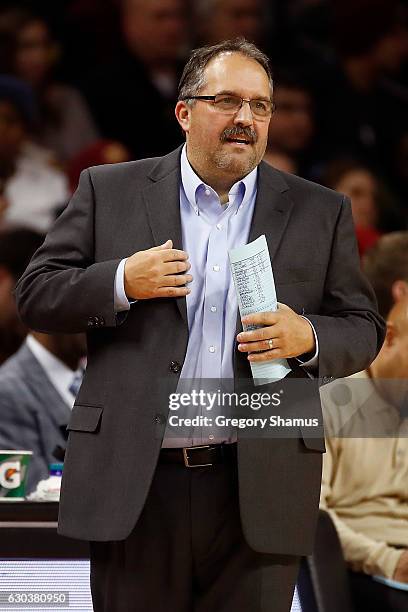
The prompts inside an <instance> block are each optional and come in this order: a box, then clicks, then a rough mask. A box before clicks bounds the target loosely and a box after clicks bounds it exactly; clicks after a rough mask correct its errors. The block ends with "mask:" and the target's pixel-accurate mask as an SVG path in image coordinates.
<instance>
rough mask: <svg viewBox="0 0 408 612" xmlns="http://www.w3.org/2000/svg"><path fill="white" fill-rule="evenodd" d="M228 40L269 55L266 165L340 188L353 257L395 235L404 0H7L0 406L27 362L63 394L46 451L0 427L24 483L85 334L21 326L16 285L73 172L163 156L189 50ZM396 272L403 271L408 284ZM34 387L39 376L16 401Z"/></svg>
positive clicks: (407, 16)
mask: <svg viewBox="0 0 408 612" xmlns="http://www.w3.org/2000/svg"><path fill="white" fill-rule="evenodd" d="M236 36H244V37H245V38H247V39H248V40H250V41H253V42H255V43H256V44H257V45H258V46H259V47H260V48H261V49H262V50H263V51H265V52H267V54H268V55H269V57H270V60H271V65H272V69H273V75H274V85H275V86H274V101H275V103H276V111H275V113H274V114H273V116H272V119H271V123H270V130H269V143H268V148H267V151H266V153H265V161H266V162H268V163H270V164H271V165H272V166H274V167H276V168H278V169H279V170H282V171H284V172H289V173H294V174H297V175H300V176H302V177H304V178H307V179H310V180H313V181H315V182H318V183H321V184H324V185H326V186H328V187H330V188H332V189H335V190H336V191H340V192H342V193H344V194H346V195H347V196H349V197H350V199H351V203H352V213H353V218H354V222H355V227H356V234H357V239H358V245H359V249H360V253H361V255H362V256H363V254H364V253H365V252H366V251H367V250H369V249H372V248H373V247H374V248H375V245H377V244H381V241H382V240H384V235H385V234H388V233H390V232H404V230H405V229H407V222H408V3H407V2H406V1H404V0H342V1H341V2H336V1H335V0H291V1H290V0H104V2H103V3H101V2H97V0H60V2H58V3H57V2H55V1H52V0H43V1H42V2H41V3H39V2H35V1H33V0H32V1H31V2H30V1H26V2H25V1H22V0H21V1H19V2H16V1H15V0H13V1H10V2H7V0H3V2H2V3H1V8H0V364H1V363H3V362H6V360H8V361H7V363H6V364H5V366H3V368H6V369H5V370H4V369H3V368H0V384H3V388H7V389H9V391H8V392H7V393H9V395H7V393H6V394H5V395H4V394H3V396H2V397H0V404H1V406H0V407H1V409H2V410H3V411H5V410H7V409H8V408H9V407H10V406H11V408H10V410H11V411H13V410H14V409H13V407H12V406H13V397H12V395H13V388H14V387H15V384H16V381H18V380H20V381H21V379H22V377H25V376H28V374H26V372H28V371H30V370H31V372H32V371H33V364H32V363H30V359H31V357H32V356H33V355H34V356H35V358H36V359H37V361H38V362H39V363H40V364H42V365H43V366H44V367H48V368H49V369H50V370H51V371H52V373H53V376H54V378H53V383H54V391H55V388H56V389H57V391H58V392H59V399H60V400H61V402H62V407H61V409H60V414H59V420H58V422H57V421H55V418H54V417H55V414H54V415H49V418H48V417H47V418H48V421H47V422H45V424H43V425H41V427H43V429H44V431H46V432H47V436H48V437H49V439H50V440H51V439H52V442H50V443H49V444H48V446H47V445H46V444H45V442H44V439H45V438H43V437H41V436H42V434H41V432H40V429H41V427H40V426H39V425H38V418H37V417H34V416H32V415H33V410H31V409H30V410H31V413H30V414H31V416H30V418H31V417H32V421H30V420H27V419H28V417H27V418H26V417H24V415H23V413H22V414H21V419H20V421H19V427H15V428H14V430H13V431H12V433H9V436H10V437H9V444H13V441H12V440H13V438H12V436H13V435H16V436H17V438H16V439H15V442H14V443H15V444H17V446H20V447H22V448H23V447H24V448H25V446H22V445H24V444H25V445H26V446H27V445H31V448H36V449H38V452H37V455H40V456H41V457H42V462H41V463H40V464H38V465H37V468H36V471H35V478H36V480H38V479H39V478H40V477H41V476H43V475H44V474H46V472H47V464H48V463H49V462H50V461H52V460H53V457H54V458H55V457H56V456H57V455H55V448H58V447H59V448H61V447H63V445H64V435H63V432H62V430H61V427H62V426H63V425H64V422H66V421H67V419H68V413H69V409H70V407H71V406H72V402H73V397H74V394H73V393H71V395H69V393H68V391H65V392H64V389H63V388H62V385H63V384H65V386H66V388H67V389H72V388H73V387H72V379H75V378H76V379H77V378H78V372H81V367H82V365H83V364H82V362H81V357H82V356H83V354H84V352H85V348H84V344H83V340H81V338H74V339H72V338H71V339H67V338H64V337H56V338H52V337H51V338H50V337H46V336H45V335H43V334H39V333H37V334H33V333H30V332H29V330H26V329H24V328H23V326H22V324H21V322H19V320H18V317H17V314H16V309H15V304H14V298H13V295H12V289H13V287H14V284H15V282H16V280H17V278H18V277H19V276H20V274H21V273H22V272H23V270H24V268H25V266H26V265H27V263H28V261H29V259H30V257H31V255H32V253H33V252H34V250H35V249H36V248H37V247H38V246H39V245H40V244H41V242H42V240H43V236H44V234H45V233H46V232H47V230H48V228H49V226H50V224H51V223H52V222H53V220H54V219H55V218H56V217H57V215H58V214H59V212H60V211H61V210H62V209H63V207H64V206H65V205H66V204H67V202H68V200H69V197H70V195H71V194H72V192H73V191H74V190H75V188H76V185H77V182H78V178H79V175H80V172H81V171H82V170H83V169H84V168H87V167H89V166H93V165H97V164H105V163H116V162H122V161H128V160H130V159H139V158H144V157H151V156H156V155H162V154H166V153H168V152H169V151H171V150H172V149H173V148H175V147H176V146H178V145H179V144H181V143H182V141H183V136H182V133H181V131H180V129H179V127H178V124H177V122H176V120H175V117H174V106H175V101H176V99H177V85H178V80H179V77H180V74H181V70H182V67H183V65H184V62H185V60H186V58H187V57H188V54H189V52H190V51H191V49H193V48H194V47H196V46H199V45H204V44H212V43H215V42H218V41H220V40H224V39H228V38H235V37H236ZM398 235H399V234H398ZM402 235H405V234H402ZM379 241H380V242H379ZM403 244H404V245H406V244H407V243H406V242H405V243H403ZM404 248H405V247H404ZM404 261H405V264H404V265H408V264H407V262H406V260H404ZM404 270H405V269H404ZM404 270H401V271H400V278H399V280H401V281H402V282H403V283H407V282H408V270H405V271H404ZM387 313H388V311H387V312H384V316H387ZM27 333H29V342H28V344H27V343H26V342H24V339H25V337H26V335H27ZM28 349H29V353H27V350H28ZM21 351H22V352H21ZM50 355H51V358H50ZM9 358H11V361H10V359H9ZM53 358H55V360H53ZM13 360H14V361H13ZM10 363H11V366H10ZM81 364H82V365H81ZM24 368H26V370H24ZM34 369H35V368H34ZM407 374H408V373H407ZM51 378H52V376H51ZM45 384H46V383H45V382H44V381H43V382H41V376H40V375H39V374H38V376H37V378H34V379H33V381H32V385H33V387H32V388H31V389H30V388H29V386H27V389H26V392H27V398H30V396H32V395H33V394H34V395H35V394H36V393H37V395H38V386H39V385H40V386H41V385H45ZM13 385H14V387H13ZM42 388H43V389H44V386H43V387H42ZM35 389H37V391H35ZM0 391H1V390H0ZM49 393H50V394H51V390H49ZM0 395H1V393H0ZM10 395H11V397H10ZM40 395H41V394H40ZM48 397H51V395H49V396H48ZM31 399H32V397H31ZM37 399H38V405H39V406H40V405H41V403H43V404H44V398H43V397H41V396H40V397H38V398H37ZM27 401H28V400H27ZM54 405H55V398H54ZM67 407H68V412H67V410H66V408H67ZM34 412H35V411H34ZM35 414H37V412H35ZM14 416H15V412H14ZM13 418H14V417H13ZM19 418H20V417H19ZM25 418H26V421H25V420H24V419H25ZM53 419H54V421H55V422H53ZM36 427H37V430H36V431H37V433H36V434H35V436H34V434H33V429H35V428H36ZM24 428H26V429H24ZM22 431H26V432H27V436H28V437H27V438H24V439H22V438H21V435H22V434H21V432H22ZM53 431H57V432H58V435H57V434H55V435H54V437H52V436H51V433H52V432H53ZM0 433H1V432H0ZM44 435H45V434H44ZM19 436H20V438H19ZM33 436H34V437H35V439H34V437H33ZM47 439H48V438H47ZM45 446H47V448H46V449H45ZM34 484H35V483H34V481H33V482H32V485H33V486H34ZM325 503H326V504H328V503H329V502H328V501H327V500H326V501H325ZM401 545H402V546H404V547H405V546H406V542H405V541H404V542H401ZM389 567H391V566H389ZM389 574H390V575H391V574H392V572H391V570H390V571H389Z"/></svg>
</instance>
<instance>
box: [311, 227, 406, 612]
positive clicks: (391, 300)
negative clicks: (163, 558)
mask: <svg viewBox="0 0 408 612" xmlns="http://www.w3.org/2000/svg"><path fill="white" fill-rule="evenodd" d="M393 262H394V263H395V265H393ZM367 266H368V267H367ZM363 270H364V271H366V273H367V276H368V278H369V280H370V281H371V282H372V284H373V286H374V288H375V289H376V290H378V289H380V292H379V293H378V294H377V297H378V301H379V304H380V307H381V314H382V315H383V316H385V317H386V318H387V335H386V338H385V342H384V345H383V347H382V349H381V351H380V353H379V355H378V356H377V358H376V359H375V361H374V362H373V363H372V364H371V366H370V367H369V368H368V370H366V371H364V372H359V373H358V374H354V375H353V376H350V377H348V378H346V379H341V380H340V381H336V382H334V383H331V384H329V385H325V386H324V387H322V389H321V395H322V402H323V408H324V418H325V427H326V449H327V452H326V454H325V456H324V457H323V478H322V491H321V507H322V508H324V509H325V510H327V511H328V512H329V514H330V516H331V517H332V519H333V521H334V524H335V526H336V529H337V531H338V534H339V537H340V541H341V544H342V547H343V552H344V556H345V559H346V561H347V562H348V564H349V565H350V568H351V570H352V571H351V572H350V580H351V587H352V593H353V600H354V605H355V609H356V610H358V611H359V612H366V611H367V612H380V611H381V612H405V610H407V609H408V592H407V591H404V590H398V589H396V588H391V587H390V586H389V583H384V582H381V580H382V579H384V578H385V579H386V580H395V581H397V582H399V583H403V584H404V585H406V584H408V530H407V529H406V524H407V521H408V494H407V481H408V435H407V434H408V419H407V416H408V413H407V401H408V282H407V279H408V233H407V232H405V233H398V234H390V235H388V236H385V237H383V238H381V239H380V241H379V242H378V243H377V247H375V248H374V249H373V250H372V251H371V252H370V253H369V254H367V259H366V261H365V265H364V266H363ZM388 272H391V274H389V275H388ZM397 287H398V291H397ZM384 298H386V299H384ZM356 466H358V469H356ZM373 576H376V577H380V582H378V580H373V579H372V577H373Z"/></svg>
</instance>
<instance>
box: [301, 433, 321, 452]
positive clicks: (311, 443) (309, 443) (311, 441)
mask: <svg viewBox="0 0 408 612" xmlns="http://www.w3.org/2000/svg"><path fill="white" fill-rule="evenodd" d="M301 432H302V440H303V444H304V445H305V446H306V448H308V449H309V450H314V451H320V452H321V453H325V452H326V445H325V443H324V431H323V428H320V427H319V428H318V432H317V431H315V430H314V431H313V434H314V435H313V437H311V436H310V429H309V431H308V428H306V427H305V428H303V427H301ZM320 434H321V435H320Z"/></svg>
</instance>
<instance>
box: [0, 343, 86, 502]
mask: <svg viewBox="0 0 408 612" xmlns="http://www.w3.org/2000/svg"><path fill="white" fill-rule="evenodd" d="M85 352H86V341H85V335H84V334H70V335H68V334H65V335H64V334H56V335H51V334H40V333H37V332H32V333H30V334H29V335H28V336H27V339H26V341H25V343H24V344H23V345H22V347H21V348H20V349H19V350H18V351H17V353H16V354H15V355H13V357H11V358H10V359H8V360H7V361H6V362H5V363H4V364H3V365H2V366H1V367H0V413H1V419H0V448H4V449H10V450H20V449H21V450H31V451H33V456H32V459H31V463H30V467H29V470H28V482H27V493H31V492H32V491H33V490H34V489H35V488H36V485H37V483H38V482H39V481H40V480H41V479H43V478H47V476H48V466H49V464H50V463H53V462H55V460H56V459H58V460H61V459H62V457H63V456H64V450H65V444H66V431H65V428H66V425H67V424H68V421H69V418H70V414H71V408H72V406H73V404H74V400H75V396H76V394H77V392H78V389H79V385H80V381H81V380H82V372H83V369H82V368H81V364H82V359H83V357H84V355H85Z"/></svg>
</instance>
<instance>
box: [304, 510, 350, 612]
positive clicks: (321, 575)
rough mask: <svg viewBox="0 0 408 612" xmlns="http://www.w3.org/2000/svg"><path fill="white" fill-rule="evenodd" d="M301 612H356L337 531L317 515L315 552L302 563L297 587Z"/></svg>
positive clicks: (323, 515)
mask: <svg viewBox="0 0 408 612" xmlns="http://www.w3.org/2000/svg"><path fill="white" fill-rule="evenodd" d="M297 588H298V593H299V599H300V603H301V606H302V612H355V610H354V608H353V604H352V600H351V593H350V585H349V579H348V573H347V566H346V563H345V561H344V558H343V552H342V549H341V545H340V541H339V537H338V535H337V531H336V528H335V526H334V524H333V522H332V520H331V518H330V516H329V514H327V512H325V511H324V510H320V511H319V518H318V523H317V532H316V540H315V548H314V551H313V554H312V555H311V556H310V557H305V558H304V559H302V563H301V566H300V571H299V578H298V583H297Z"/></svg>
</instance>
